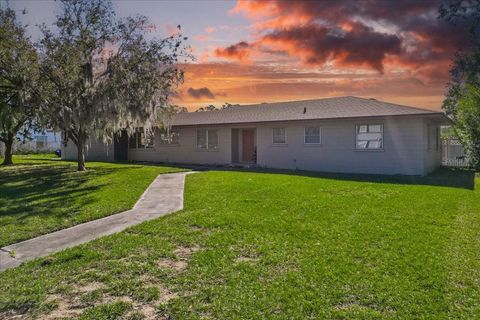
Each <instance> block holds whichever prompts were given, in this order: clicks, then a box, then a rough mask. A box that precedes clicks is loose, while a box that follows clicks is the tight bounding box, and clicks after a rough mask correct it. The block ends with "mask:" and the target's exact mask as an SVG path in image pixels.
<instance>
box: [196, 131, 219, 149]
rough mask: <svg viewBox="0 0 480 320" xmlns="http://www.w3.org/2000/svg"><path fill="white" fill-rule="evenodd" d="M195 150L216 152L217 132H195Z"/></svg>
mask: <svg viewBox="0 0 480 320" xmlns="http://www.w3.org/2000/svg"><path fill="white" fill-rule="evenodd" d="M197 149H204V150H216V149H218V132H217V130H207V129H201V130H197Z"/></svg>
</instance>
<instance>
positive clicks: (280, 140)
mask: <svg viewBox="0 0 480 320" xmlns="http://www.w3.org/2000/svg"><path fill="white" fill-rule="evenodd" d="M272 132H273V144H285V143H286V142H287V138H286V136H285V128H273V131H272Z"/></svg>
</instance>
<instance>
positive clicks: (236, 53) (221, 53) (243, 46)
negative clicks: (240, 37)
mask: <svg viewBox="0 0 480 320" xmlns="http://www.w3.org/2000/svg"><path fill="white" fill-rule="evenodd" d="M251 48H252V46H251V45H250V44H249V43H247V42H245V41H241V42H238V43H236V44H233V45H231V46H228V47H226V48H217V49H215V55H216V56H217V57H220V58H227V59H234V60H238V61H243V62H245V61H247V60H248V58H249V56H250V51H251Z"/></svg>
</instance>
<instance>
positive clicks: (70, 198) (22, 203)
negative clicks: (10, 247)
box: [0, 155, 179, 247]
mask: <svg viewBox="0 0 480 320" xmlns="http://www.w3.org/2000/svg"><path fill="white" fill-rule="evenodd" d="M53 157H54V156H52V155H29V156H15V158H14V162H15V164H16V165H14V166H11V167H0V195H1V197H0V247H3V246H5V245H7V244H11V243H15V242H19V241H21V240H25V239H29V238H32V237H35V236H38V235H40V234H45V233H48V232H51V231H55V230H58V229H63V228H66V227H70V226H73V225H75V224H78V223H82V222H85V221H89V220H93V219H98V218H101V217H105V216H108V215H110V214H113V213H117V212H121V211H124V210H128V209H130V208H132V206H133V205H134V204H135V202H136V201H137V200H138V198H139V197H140V195H141V194H142V193H143V192H144V191H145V188H146V187H147V186H148V185H149V184H150V183H151V182H152V181H153V179H154V178H155V177H156V176H157V175H158V174H160V173H164V172H175V171H179V169H176V168H170V167H160V166H142V165H129V164H110V163H102V162H89V163H88V164H87V166H88V169H89V170H88V172H80V173H79V172H76V163H74V162H67V161H59V160H58V159H54V158H53Z"/></svg>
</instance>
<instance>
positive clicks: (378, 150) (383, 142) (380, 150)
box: [354, 122, 385, 152]
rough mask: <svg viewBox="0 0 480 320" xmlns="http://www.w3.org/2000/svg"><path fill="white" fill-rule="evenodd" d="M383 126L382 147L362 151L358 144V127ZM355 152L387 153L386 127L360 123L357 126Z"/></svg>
mask: <svg viewBox="0 0 480 320" xmlns="http://www.w3.org/2000/svg"><path fill="white" fill-rule="evenodd" d="M365 125H366V126H379V125H380V126H382V147H381V148H377V149H362V148H358V147H357V142H358V127H360V126H365ZM354 150H355V151H360V152H383V151H385V125H384V124H383V123H378V122H371V123H358V124H355V149H354Z"/></svg>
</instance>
